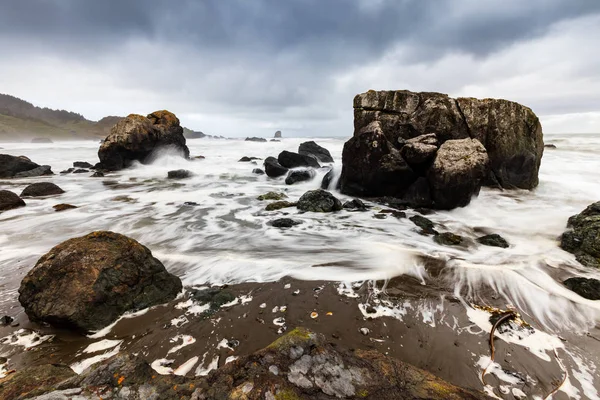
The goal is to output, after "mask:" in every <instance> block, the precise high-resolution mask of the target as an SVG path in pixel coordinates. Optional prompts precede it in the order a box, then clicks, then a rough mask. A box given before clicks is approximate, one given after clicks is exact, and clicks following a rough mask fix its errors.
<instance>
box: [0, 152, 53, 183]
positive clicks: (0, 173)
mask: <svg viewBox="0 0 600 400" xmlns="http://www.w3.org/2000/svg"><path fill="white" fill-rule="evenodd" d="M17 175H19V176H17ZM40 175H52V170H51V169H50V167H49V166H47V165H46V166H41V165H39V164H36V163H34V162H32V161H31V160H29V159H28V158H27V157H24V156H21V157H15V156H11V155H8V154H0V178H15V177H19V178H25V177H28V176H40Z"/></svg>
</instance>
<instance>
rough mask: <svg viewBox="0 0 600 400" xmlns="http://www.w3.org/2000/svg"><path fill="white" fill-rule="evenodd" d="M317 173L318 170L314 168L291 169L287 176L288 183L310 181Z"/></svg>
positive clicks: (286, 181)
mask: <svg viewBox="0 0 600 400" xmlns="http://www.w3.org/2000/svg"><path fill="white" fill-rule="evenodd" d="M315 175H316V172H315V171H314V170H312V169H303V170H295V171H290V173H289V174H288V176H287V177H286V178H285V184H286V185H293V184H294V183H298V182H304V181H310V180H311V179H313V178H314V177H315Z"/></svg>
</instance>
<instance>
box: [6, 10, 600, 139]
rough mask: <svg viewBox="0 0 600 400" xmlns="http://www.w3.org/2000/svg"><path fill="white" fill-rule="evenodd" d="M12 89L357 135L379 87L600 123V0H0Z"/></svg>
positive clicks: (266, 128) (271, 127) (105, 107)
mask: <svg viewBox="0 0 600 400" xmlns="http://www.w3.org/2000/svg"><path fill="white" fill-rule="evenodd" d="M0 49H1V52H0V54H1V55H0V93H6V94H11V95H14V96H17V97H20V98H22V99H24V100H27V101H30V102H32V103H34V104H35V105H39V106H47V107H50V108H56V109H67V110H69V111H74V112H78V113H81V114H83V115H84V116H85V117H87V118H88V119H93V120H98V119H100V118H102V117H104V116H106V115H123V116H124V115H127V114H130V113H138V114H148V113H150V112H152V111H154V110H158V109H168V110H170V111H172V112H174V113H175V114H176V115H177V116H178V117H179V119H180V120H181V122H182V125H184V126H187V127H189V128H191V129H194V130H200V131H203V132H205V133H208V134H214V135H224V136H229V137H238V136H239V137H243V136H263V137H268V136H272V135H273V133H274V132H275V131H276V130H281V131H283V134H284V136H320V137H323V136H350V135H352V125H353V113H352V100H353V98H354V96H355V95H356V94H358V93H362V92H365V91H367V90H369V89H375V90H392V89H408V90H413V91H435V92H442V93H447V94H449V95H451V96H469V97H481V98H483V97H494V98H505V99H509V100H513V101H517V102H519V103H522V104H525V105H527V106H529V107H531V108H532V109H533V111H534V112H535V113H536V114H537V115H538V116H539V117H540V119H541V121H542V125H543V127H544V132H545V133H566V132H577V133H586V132H600V51H598V50H599V49H600V1H598V0H527V1H525V0H486V1H482V0H427V1H425V0H168V1H167V0H102V1H99V0H94V1H82V0H18V1H15V0H0Z"/></svg>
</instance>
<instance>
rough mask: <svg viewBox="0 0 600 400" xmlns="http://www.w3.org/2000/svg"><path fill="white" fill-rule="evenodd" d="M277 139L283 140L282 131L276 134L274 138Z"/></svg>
mask: <svg viewBox="0 0 600 400" xmlns="http://www.w3.org/2000/svg"><path fill="white" fill-rule="evenodd" d="M273 137H274V138H275V139H281V131H277V132H275V136H273Z"/></svg>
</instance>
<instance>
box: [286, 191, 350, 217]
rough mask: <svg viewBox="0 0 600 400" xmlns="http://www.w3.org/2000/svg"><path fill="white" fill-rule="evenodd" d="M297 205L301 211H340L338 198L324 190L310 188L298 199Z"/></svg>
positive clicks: (340, 205)
mask: <svg viewBox="0 0 600 400" xmlns="http://www.w3.org/2000/svg"><path fill="white" fill-rule="evenodd" d="M297 207H298V209H299V210H301V211H312V212H332V211H340V210H341V209H342V203H341V202H340V200H339V199H338V198H337V197H335V196H334V195H332V194H331V193H329V192H328V191H326V190H322V189H317V190H310V191H308V192H306V193H304V194H303V195H302V197H300V199H299V200H298V204H297Z"/></svg>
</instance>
